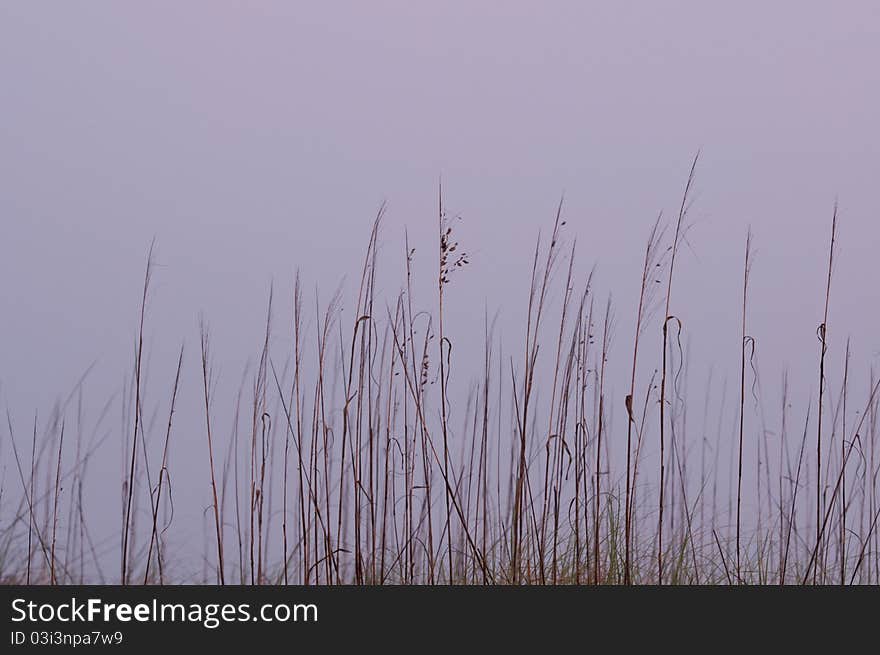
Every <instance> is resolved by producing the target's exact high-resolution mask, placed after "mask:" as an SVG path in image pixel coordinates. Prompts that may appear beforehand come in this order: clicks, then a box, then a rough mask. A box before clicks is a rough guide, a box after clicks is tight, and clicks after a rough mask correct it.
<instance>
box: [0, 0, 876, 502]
mask: <svg viewBox="0 0 880 655" xmlns="http://www.w3.org/2000/svg"><path fill="white" fill-rule="evenodd" d="M877 62H880V8H878V6H877V4H876V3H875V2H871V1H867V0H866V1H857V2H856V1H853V2H842V3H827V2H812V1H810V2H792V1H786V2H773V3H766V2H751V1H749V2H737V3H706V2H678V1H670V2H663V3H652V2H544V3H530V2H520V1H518V0H517V1H514V2H443V3H422V2H386V1H376V2H368V3H365V2H321V3H301V2H253V3H244V2H228V1H223V2H187V3H179V2H151V3H140V4H135V3H117V2H89V3H36V2H25V1H20V2H4V3H2V6H0V226H2V230H0V302H2V304H0V306H2V312H0V316H2V325H0V335H2V338H0V383H2V388H0V403H2V404H3V405H4V406H5V405H8V407H9V408H10V411H11V412H12V414H13V416H14V417H15V418H16V420H17V421H18V422H20V423H21V424H22V425H26V424H27V423H28V422H29V421H30V418H29V417H30V416H32V412H33V411H34V409H35V408H40V409H41V411H45V412H48V408H49V407H50V405H51V403H52V402H53V401H54V400H55V399H56V398H58V397H59V396H61V395H63V394H65V393H66V392H67V391H68V390H69V389H70V387H71V386H72V385H73V384H74V383H75V381H76V379H77V378H78V376H79V375H80V374H81V373H82V371H83V370H84V369H85V367H86V366H88V365H89V364H90V363H91V362H92V361H93V360H98V362H99V366H98V368H97V369H96V371H95V373H94V381H93V383H92V387H91V392H90V393H91V396H92V397H93V400H92V403H93V404H92V407H91V409H92V410H93V411H97V409H99V408H100V405H101V404H102V402H103V401H104V400H106V398H107V397H109V395H110V394H111V393H112V392H113V391H114V390H115V389H117V388H118V387H119V382H120V380H121V379H122V377H123V375H124V374H125V372H126V371H127V370H128V368H130V365H131V358H130V354H131V344H132V340H133V338H134V333H135V327H136V311H137V304H138V297H137V295H138V289H139V286H140V284H141V278H142V275H143V266H144V261H145V256H146V252H147V249H148V247H149V243H150V241H151V239H152V238H153V237H156V239H157V253H158V263H159V264H160V267H159V268H158V269H157V272H156V276H155V288H154V293H153V294H152V296H151V298H152V300H151V304H150V314H149V322H148V328H147V334H148V338H149V339H150V340H151V341H150V344H151V347H152V352H153V353H154V354H153V359H152V360H151V361H152V362H153V363H152V366H153V367H154V369H155V375H156V376H157V383H158V382H159V376H162V378H161V381H162V384H160V385H159V387H158V388H159V389H160V390H161V394H162V398H163V399H164V393H165V391H164V389H165V386H164V380H165V379H168V378H169V375H170V372H169V371H170V367H171V366H172V364H173V361H172V359H173V353H174V350H175V349H176V348H177V347H178V344H179V342H180V341H181V340H183V339H186V340H187V343H188V345H190V346H191V347H192V348H191V350H192V352H191V353H190V355H191V358H190V364H191V365H193V366H194V365H195V345H196V328H197V321H198V316H199V314H200V313H202V312H203V313H204V314H205V316H206V317H207V318H208V319H209V321H210V323H211V325H212V328H213V330H214V343H215V355H216V357H217V360H218V361H217V364H218V369H219V370H220V374H221V376H223V379H224V380H225V382H226V383H227V384H229V385H230V386H231V387H235V386H236V385H237V383H238V380H239V378H240V375H241V367H242V365H243V363H244V361H245V359H246V358H247V357H248V356H251V355H253V354H254V351H255V348H257V347H258V345H259V335H260V331H261V329H262V325H261V324H262V321H263V313H264V307H265V299H266V295H267V293H268V286H269V284H270V281H272V280H274V281H275V283H276V290H277V291H278V293H279V297H280V298H282V300H280V301H279V309H278V320H279V323H280V324H281V325H283V324H284V321H285V320H287V318H289V315H290V307H289V301H288V300H289V299H288V295H289V292H290V288H291V286H292V285H291V280H292V276H293V272H294V270H295V269H296V268H300V269H301V270H302V273H303V277H304V280H305V282H306V287H307V288H308V289H309V294H310V296H309V297H310V302H311V293H312V289H313V288H314V286H315V285H318V286H319V287H320V288H321V290H322V293H323V297H324V298H326V297H328V296H329V295H330V294H331V293H332V291H333V290H334V289H335V287H336V286H337V284H338V283H339V282H340V280H342V279H343V277H345V276H348V277H347V279H348V281H349V284H348V285H347V287H346V288H347V289H348V290H349V291H350V290H351V286H352V284H353V280H352V279H353V278H354V277H356V276H357V274H358V266H359V265H360V259H361V256H362V252H363V248H364V246H365V244H366V237H367V234H368V230H369V223H370V221H371V219H372V217H373V215H374V214H375V212H376V209H377V208H378V206H379V205H380V203H381V202H382V201H383V200H387V201H388V213H387V220H386V223H385V227H384V231H383V243H384V244H385V245H386V247H385V249H384V250H383V262H382V267H383V268H384V271H385V272H384V274H383V275H385V276H386V277H384V278H383V279H387V280H388V281H389V285H391V287H392V288H391V289H389V291H391V292H392V293H393V292H394V291H395V290H396V285H397V284H398V283H399V281H400V273H401V272H402V268H403V259H402V246H401V245H400V243H401V235H402V232H403V227H404V226H406V227H407V228H408V229H409V234H410V240H411V241H412V242H413V243H414V245H415V246H416V247H417V251H418V253H419V255H423V256H424V257H426V258H427V259H426V261H424V262H423V263H422V264H421V266H423V268H422V269H420V270H422V271H423V272H424V275H423V277H427V276H428V275H429V272H430V271H431V268H430V267H431V266H433V263H432V260H431V259H430V258H431V257H433V251H432V249H433V247H434V238H435V223H434V221H435V213H436V195H437V183H438V179H439V178H440V176H442V179H443V185H444V195H445V199H446V203H447V205H448V207H449V208H450V211H453V212H455V213H460V214H461V215H462V217H463V221H462V223H461V227H460V228H458V229H459V239H460V240H461V241H462V243H463V245H464V247H465V248H466V249H467V250H468V251H469V252H471V253H472V258H471V260H472V265H471V266H470V267H469V268H468V269H467V270H466V271H464V272H463V273H462V274H461V276H459V277H458V280H457V281H456V283H455V285H454V286H453V288H452V290H451V291H450V297H451V300H450V309H449V312H450V322H451V323H453V324H454V323H455V322H456V317H458V319H459V325H458V327H456V328H453V329H454V330H456V334H457V335H459V338H460V339H463V338H464V336H465V335H467V334H471V333H470V332H469V331H470V330H471V328H472V327H473V325H474V324H473V322H472V321H469V320H468V317H470V316H472V315H475V314H474V313H475V312H476V315H479V316H482V309H483V305H484V302H486V301H488V304H489V308H490V311H494V310H495V309H500V310H501V311H502V319H506V320H507V321H509V322H508V323H506V324H505V328H504V330H505V335H506V336H507V335H508V332H509V333H510V334H512V335H513V336H511V338H514V337H515V338H516V340H517V341H516V343H517V344H518V343H519V340H520V339H521V336H520V335H521V321H522V316H523V310H524V300H525V293H526V285H527V281H528V275H529V257H530V253H531V249H532V248H533V245H534V238H535V236H536V234H537V231H538V230H539V229H544V230H545V231H546V230H547V229H548V228H549V225H550V222H551V220H552V217H553V213H554V211H555V206H556V204H557V202H558V200H559V198H560V196H561V195H562V194H563V193H564V194H565V217H566V218H567V220H568V225H567V226H566V229H567V230H568V234H569V236H570V237H575V236H576V237H577V239H578V250H579V258H580V260H581V261H582V263H583V268H584V270H586V269H587V268H588V267H589V266H591V265H592V264H593V263H594V262H595V263H596V264H597V289H599V290H600V295H601V296H604V294H606V293H608V292H609V291H611V292H613V294H614V298H615V302H616V306H617V318H618V329H617V336H616V342H615V343H616V345H617V348H618V352H617V353H616V357H617V358H618V361H619V362H621V363H622V362H624V361H625V360H626V357H627V350H628V349H629V348H630V345H629V344H630V340H631V336H632V328H633V315H634V311H635V307H634V303H635V300H636V292H637V283H638V276H639V265H640V261H639V260H640V257H641V250H642V248H643V243H644V241H645V239H646V236H647V231H648V229H649V227H650V224H651V222H652V220H653V219H654V217H655V216H656V214H657V212H658V211H660V210H661V209H663V210H665V211H666V215H667V216H670V217H671V216H673V215H674V213H675V211H676V208H677V202H678V201H679V198H680V195H681V191H682V188H683V185H684V182H685V179H686V177H687V170H688V166H689V164H690V160H691V158H692V156H693V154H694V153H695V151H696V150H697V149H702V158H701V163H700V165H699V167H698V173H697V183H696V194H695V203H694V205H693V211H692V214H691V217H692V219H693V222H694V225H693V227H692V229H691V231H690V232H689V242H690V246H691V247H690V248H685V249H684V250H683V251H682V257H681V261H680V265H681V267H680V269H679V270H678V271H677V274H676V275H677V281H676V289H675V295H674V300H673V302H674V305H675V307H674V309H675V313H676V314H677V315H679V316H681V317H682V319H683V321H684V323H685V326H686V331H687V333H688V335H690V337H691V338H692V344H693V356H694V366H695V367H696V368H695V369H694V371H693V375H694V376H695V380H696V379H703V377H704V376H705V373H706V370H707V369H708V366H709V364H714V365H715V366H716V368H717V369H719V370H723V371H725V372H727V373H730V374H731V375H734V374H736V371H737V369H736V366H737V363H738V357H739V350H738V344H739V324H738V312H739V307H738V302H739V293H740V285H741V266H742V261H741V260H742V250H743V246H744V239H745V234H746V230H747V226H748V225H751V226H752V229H753V231H754V235H755V243H756V247H757V250H758V254H757V258H756V263H755V267H754V271H753V278H752V281H753V297H752V305H751V307H752V318H751V321H752V325H751V329H750V332H751V333H752V334H754V335H755V336H756V338H757V341H758V344H759V345H758V349H759V352H760V354H761V367H762V373H763V375H764V377H765V378H767V379H768V380H769V382H767V384H772V385H776V384H777V380H778V379H779V378H778V376H779V374H780V373H781V370H782V365H783V362H788V363H790V364H791V365H792V371H793V373H794V374H796V375H799V376H801V375H802V376H807V377H804V378H803V379H801V378H800V377H799V378H798V379H799V381H800V382H801V384H800V388H801V391H802V392H803V393H804V394H807V393H809V392H810V391H811V390H815V388H816V382H815V375H814V373H813V371H814V368H815V356H816V353H817V350H818V345H817V342H816V336H815V328H816V325H817V324H818V323H819V322H820V320H821V318H820V317H821V305H822V297H821V287H822V284H823V276H824V274H825V273H824V267H825V257H826V251H827V239H828V232H829V223H830V217H831V210H832V206H833V203H834V201H835V198H836V197H838V198H839V200H840V208H841V237H840V257H839V260H838V264H837V267H836V271H835V276H836V277H835V282H834V284H835V288H834V296H833V302H832V321H831V328H830V334H831V337H832V347H833V348H835V349H837V350H839V349H840V347H841V345H842V343H843V340H844V339H845V338H846V336H847V335H851V336H852V337H853V343H854V353H855V356H854V362H857V363H858V375H860V376H862V377H863V378H864V377H865V376H867V369H868V366H869V365H870V364H871V363H872V362H873V363H875V364H876V363H880V360H878V349H880V339H878V334H880V330H878V328H880V303H878V302H877V301H878V290H877V279H878V276H877V268H876V266H877V252H878V246H880V220H878V219H880V196H878V185H877V176H878V171H880V129H878V127H880V126H878V118H877V117H878V116H880V67H878V66H877ZM427 288H428V290H430V287H427ZM461 319H464V320H461ZM285 330H286V328H283V327H280V328H279V330H278V331H279V333H284V332H285ZM472 336H473V335H472ZM476 336H479V333H477V334H476ZM288 342H289V339H288V337H287V336H286V335H281V336H279V338H278V343H279V344H280V346H281V347H284V344H286V343H288ZM462 350H464V347H462ZM838 359H840V358H838ZM838 364H839V362H835V363H834V365H833V366H832V367H831V368H832V371H834V372H835V373H836V372H837V371H838V369H839V366H838ZM623 368H625V366H624V367H623ZM191 374H192V375H195V370H194V369H193V371H191ZM620 388H622V387H620ZM156 393H157V394H159V393H160V391H157V392H156ZM619 393H622V392H619ZM618 395H619V394H618ZM157 400H158V396H157ZM193 412H194V413H193V417H192V419H191V425H192V427H193V430H194V431H195V429H196V428H197V427H198V425H199V424H198V422H197V419H198V414H197V413H196V412H195V410H193ZM183 420H184V421H186V419H183ZM184 425H185V423H184ZM191 440H192V441H193V442H194V443H195V444H196V445H194V446H192V447H193V448H201V447H202V442H201V435H200V434H193V435H192V437H191ZM180 448H182V449H185V448H187V446H180ZM109 461H110V464H109V465H108V467H107V471H106V475H107V476H109V478H110V479H113V480H118V468H117V464H118V460H117V459H115V458H110V460H109ZM199 461H201V460H199ZM4 463H5V464H4V467H5V468H4V471H3V475H4V477H5V480H6V484H13V483H14V482H15V481H16V478H15V475H13V471H12V469H10V468H9V465H8V459H7V458H6V457H5V456H4ZM197 489H198V490H199V493H202V492H204V488H203V486H198V487H197ZM116 511H117V510H116V509H115V507H114V509H113V512H116Z"/></svg>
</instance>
